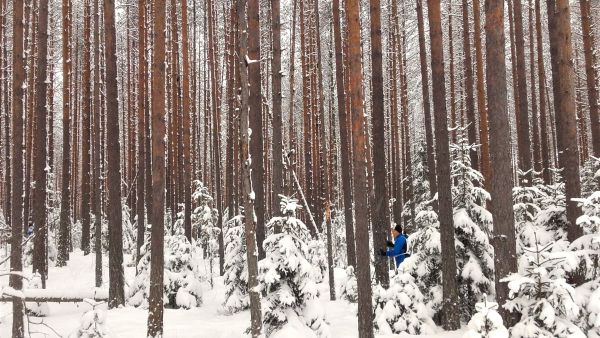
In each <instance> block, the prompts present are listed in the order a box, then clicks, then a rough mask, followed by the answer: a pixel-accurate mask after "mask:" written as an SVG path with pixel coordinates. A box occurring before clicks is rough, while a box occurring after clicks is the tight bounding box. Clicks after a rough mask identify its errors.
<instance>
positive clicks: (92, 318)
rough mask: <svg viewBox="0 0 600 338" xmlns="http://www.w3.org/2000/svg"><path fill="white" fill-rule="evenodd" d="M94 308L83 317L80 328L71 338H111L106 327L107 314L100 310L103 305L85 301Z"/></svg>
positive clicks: (88, 300) (89, 300)
mask: <svg viewBox="0 0 600 338" xmlns="http://www.w3.org/2000/svg"><path fill="white" fill-rule="evenodd" d="M84 301H85V302H86V303H88V304H90V305H91V306H92V308H91V309H90V310H88V311H86V312H85V313H84V314H83V316H81V321H80V324H79V327H78V328H77V330H75V332H73V333H71V335H69V338H105V337H108V336H109V331H108V329H107V327H106V312H105V311H103V310H101V309H100V308H99V305H100V304H102V303H98V302H95V301H94V300H91V299H85V300H84Z"/></svg>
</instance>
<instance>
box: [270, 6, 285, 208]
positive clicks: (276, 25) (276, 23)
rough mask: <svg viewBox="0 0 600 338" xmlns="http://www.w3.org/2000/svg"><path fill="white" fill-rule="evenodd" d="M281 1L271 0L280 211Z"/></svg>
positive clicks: (274, 197) (274, 204) (274, 203)
mask: <svg viewBox="0 0 600 338" xmlns="http://www.w3.org/2000/svg"><path fill="white" fill-rule="evenodd" d="M280 5H281V0H271V16H272V22H271V31H272V33H273V37H272V40H273V41H272V50H273V59H272V60H271V82H272V92H273V99H272V101H273V191H272V194H271V208H272V211H273V212H275V211H276V210H279V194H282V193H283V163H282V156H283V135H282V128H283V120H282V114H281V100H282V95H281V78H282V73H281V22H280Z"/></svg>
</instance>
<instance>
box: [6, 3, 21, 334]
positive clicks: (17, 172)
mask: <svg viewBox="0 0 600 338" xmlns="http://www.w3.org/2000/svg"><path fill="white" fill-rule="evenodd" d="M23 21H24V19H23V1H22V0H17V1H14V2H13V27H12V32H13V33H12V36H13V39H12V40H13V42H12V52H13V53H12V55H13V57H12V70H13V73H12V86H13V87H12V137H13V143H12V162H13V163H12V192H11V199H12V201H11V204H12V210H11V215H10V220H11V223H12V224H11V246H10V271H11V272H14V273H16V274H13V275H11V276H10V280H9V285H10V287H12V288H13V289H15V290H21V289H22V288H23V280H22V279H21V276H18V273H20V272H22V271H23V262H22V248H21V241H22V240H23V227H24V224H23V223H24V222H23V169H22V168H23V112H24V110H23V108H24V107H23V98H24V96H25V93H24V87H25V86H24V84H25V62H24V58H23V26H24V22H23ZM23 310H24V309H23V302H22V301H21V300H20V299H17V298H15V300H14V301H13V306H12V311H13V320H12V323H13V324H12V336H13V337H14V338H22V337H24V327H23V316H24V315H25V314H24V312H23Z"/></svg>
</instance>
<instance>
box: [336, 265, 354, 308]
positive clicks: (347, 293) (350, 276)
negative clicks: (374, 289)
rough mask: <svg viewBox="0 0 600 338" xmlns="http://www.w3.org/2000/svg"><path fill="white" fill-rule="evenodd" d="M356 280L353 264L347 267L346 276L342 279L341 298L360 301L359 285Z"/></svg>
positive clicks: (351, 301) (352, 301)
mask: <svg viewBox="0 0 600 338" xmlns="http://www.w3.org/2000/svg"><path fill="white" fill-rule="evenodd" d="M356 283H357V281H356V273H355V272H354V267H353V266H352V265H350V266H348V267H347V268H346V277H345V278H342V280H341V281H340V290H339V292H338V293H339V295H340V298H341V299H343V300H345V301H348V302H350V303H356V302H357V301H358V286H357V284H356Z"/></svg>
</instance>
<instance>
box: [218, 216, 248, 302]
mask: <svg viewBox="0 0 600 338" xmlns="http://www.w3.org/2000/svg"><path fill="white" fill-rule="evenodd" d="M224 283H225V300H224V301H223V310H224V312H225V313H228V314H232V313H236V312H239V311H242V310H246V309H248V308H249V307H250V298H249V296H248V266H247V264H246V242H245V239H244V218H243V216H242V215H237V216H235V217H233V218H231V219H230V220H229V221H227V223H226V224H225V274H224Z"/></svg>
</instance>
